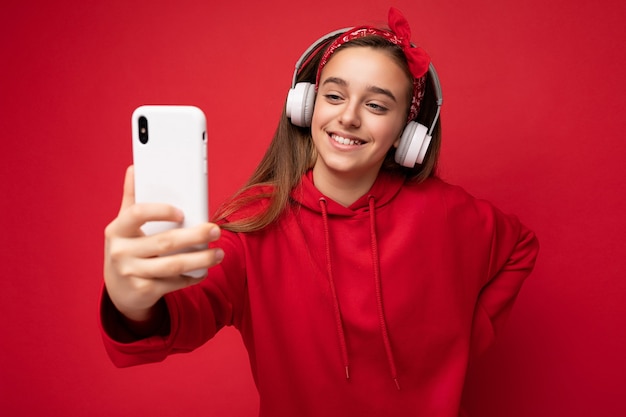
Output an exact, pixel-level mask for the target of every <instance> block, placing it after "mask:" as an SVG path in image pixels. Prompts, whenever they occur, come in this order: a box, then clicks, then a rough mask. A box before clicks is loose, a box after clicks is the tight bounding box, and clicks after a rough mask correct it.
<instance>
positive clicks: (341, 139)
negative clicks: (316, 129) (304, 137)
mask: <svg viewBox="0 0 626 417" xmlns="http://www.w3.org/2000/svg"><path fill="white" fill-rule="evenodd" d="M330 137H331V139H332V140H334V141H335V142H337V143H339V144H340V145H356V146H359V145H363V144H364V143H365V142H363V141H362V140H359V139H348V138H344V137H342V136H339V135H336V134H334V133H333V134H331V135H330Z"/></svg>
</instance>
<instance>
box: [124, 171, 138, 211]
mask: <svg viewBox="0 0 626 417" xmlns="http://www.w3.org/2000/svg"><path fill="white" fill-rule="evenodd" d="M133 204H135V167H134V166H133V165H131V166H129V167H128V168H127V169H126V175H125V176H124V192H123V194H122V204H121V207H120V212H122V211H123V210H124V209H126V208H128V207H130V206H132V205H133Z"/></svg>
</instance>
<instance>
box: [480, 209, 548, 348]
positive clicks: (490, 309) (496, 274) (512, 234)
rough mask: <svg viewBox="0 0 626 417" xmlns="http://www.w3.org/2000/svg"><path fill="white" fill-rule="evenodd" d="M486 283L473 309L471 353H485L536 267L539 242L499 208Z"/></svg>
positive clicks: (496, 215) (495, 211)
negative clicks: (524, 283) (525, 281)
mask: <svg viewBox="0 0 626 417" xmlns="http://www.w3.org/2000/svg"><path fill="white" fill-rule="evenodd" d="M493 216H494V217H493V219H492V222H493V223H492V226H493V230H492V238H491V253H490V256H489V268H488V274H487V277H486V283H485V284H484V285H483V287H482V289H481V291H480V293H479V295H478V300H477V303H476V308H475V311H474V321H473V328H472V353H473V354H474V355H477V354H480V353H482V352H483V351H484V350H485V349H486V348H487V347H488V346H489V345H490V344H491V343H492V342H493V340H494V338H495V336H496V335H497V334H498V333H499V331H501V330H502V328H503V327H504V324H505V322H506V319H507V318H508V316H509V313H510V312H511V309H512V307H513V303H514V302H515V299H516V297H517V295H518V293H519V291H520V289H521V286H522V284H523V282H524V280H525V279H526V278H527V277H528V276H529V275H530V273H531V271H532V270H533V268H534V265H535V260H536V258H537V253H538V251H539V243H538V241H537V238H536V236H535V234H534V233H533V232H532V231H530V230H528V229H527V228H526V227H525V226H524V225H522V224H521V223H520V222H519V221H518V220H517V218H515V217H512V216H506V215H504V214H502V213H500V212H499V211H497V210H496V209H494V212H493Z"/></svg>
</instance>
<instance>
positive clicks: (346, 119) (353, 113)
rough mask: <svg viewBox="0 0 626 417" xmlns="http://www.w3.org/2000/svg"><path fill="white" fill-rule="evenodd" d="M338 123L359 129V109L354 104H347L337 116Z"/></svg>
mask: <svg viewBox="0 0 626 417" xmlns="http://www.w3.org/2000/svg"><path fill="white" fill-rule="evenodd" d="M339 123H341V125H343V126H346V127H359V126H360V125H361V118H360V116H359V108H358V105H357V104H356V103H353V102H348V103H346V104H345V105H344V107H343V108H342V110H341V113H340V114H339Z"/></svg>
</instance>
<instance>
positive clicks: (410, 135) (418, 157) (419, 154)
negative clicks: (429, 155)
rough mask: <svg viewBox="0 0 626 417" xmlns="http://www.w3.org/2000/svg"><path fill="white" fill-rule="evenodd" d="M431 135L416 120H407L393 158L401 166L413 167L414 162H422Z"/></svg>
mask: <svg viewBox="0 0 626 417" xmlns="http://www.w3.org/2000/svg"><path fill="white" fill-rule="evenodd" d="M430 139H431V136H430V135H429V134H428V128H427V127H426V126H424V125H421V124H419V123H417V122H409V123H408V124H407V125H406V127H405V128H404V131H403V132H402V137H401V138H400V144H399V145H398V149H396V154H395V160H396V162H397V163H399V164H400V165H402V166H405V167H408V168H413V167H414V166H415V164H421V163H422V162H424V157H425V156H426V151H427V150H428V146H429V145H430Z"/></svg>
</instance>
